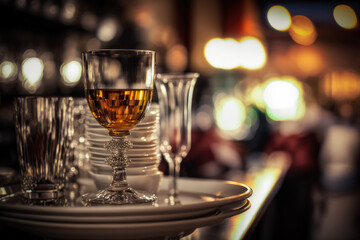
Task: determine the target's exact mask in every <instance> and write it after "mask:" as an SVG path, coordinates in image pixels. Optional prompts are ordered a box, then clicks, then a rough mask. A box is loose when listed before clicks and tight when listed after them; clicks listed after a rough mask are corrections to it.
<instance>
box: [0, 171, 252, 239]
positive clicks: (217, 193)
mask: <svg viewBox="0 0 360 240" xmlns="http://www.w3.org/2000/svg"><path fill="white" fill-rule="evenodd" d="M169 180H170V179H169V178H167V177H164V179H163V181H162V182H161V184H160V191H159V193H158V199H157V204H156V205H132V206H129V205H126V206H92V207H84V206H81V205H79V204H78V201H76V202H75V203H73V204H71V205H69V206H61V207H56V206H29V205H25V204H24V203H23V201H22V198H21V197H22V195H21V194H19V195H13V196H9V197H8V198H4V199H1V201H0V223H3V224H4V225H10V226H12V227H14V228H18V229H21V230H23V231H26V232H29V233H33V234H36V235H39V236H42V237H45V238H53V237H54V236H56V237H57V238H59V239H155V238H156V239H158V238H159V239H165V237H166V236H167V237H175V236H179V234H180V235H181V234H184V233H185V235H186V234H189V233H191V232H192V231H194V230H195V229H196V228H199V227H204V226H209V225H213V224H217V223H219V222H221V221H223V220H224V219H226V218H228V217H231V216H234V215H237V214H240V213H242V212H245V211H246V210H248V209H249V208H250V205H251V204H250V201H249V200H248V198H249V197H250V196H251V194H252V190H251V189H250V188H249V187H248V186H246V185H243V184H239V183H235V182H230V181H221V180H212V179H193V178H180V179H179V190H180V200H181V204H179V205H175V206H169V205H167V204H166V202H165V198H166V197H167V196H168V184H169ZM82 187H85V188H86V187H90V188H91V187H92V186H90V185H88V186H86V183H82ZM166 239H168V238H166ZM171 239H175V238H171Z"/></svg>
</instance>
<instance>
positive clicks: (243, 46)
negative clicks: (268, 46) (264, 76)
mask: <svg viewBox="0 0 360 240" xmlns="http://www.w3.org/2000/svg"><path fill="white" fill-rule="evenodd" d="M204 55H205V58H206V60H207V61H208V62H209V64H210V65H211V66H213V67H215V68H219V69H228V70H229V69H234V68H238V67H242V68H245V69H248V70H256V69H259V68H262V67H263V66H264V65H265V62H266V59H267V57H266V52H265V48H264V46H263V44H262V43H261V41H260V40H258V39H257V38H255V37H244V38H242V39H240V41H239V42H238V41H236V40H235V39H232V38H227V39H220V38H214V39H211V40H210V41H209V42H208V43H207V44H206V45H205V48H204Z"/></svg>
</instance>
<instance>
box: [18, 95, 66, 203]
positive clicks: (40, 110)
mask: <svg viewBox="0 0 360 240" xmlns="http://www.w3.org/2000/svg"><path fill="white" fill-rule="evenodd" d="M72 107H73V99H72V98H71V97H35V96H28V97H18V98H15V126H16V138H17V144H18V145H17V148H18V158H19V162H20V171H21V176H22V179H21V187H22V191H23V193H24V197H25V198H27V199H55V198H59V197H62V196H63V195H64V192H63V190H64V186H65V183H66V176H67V163H68V152H69V143H70V141H69V139H71V134H72V121H73V118H72Z"/></svg>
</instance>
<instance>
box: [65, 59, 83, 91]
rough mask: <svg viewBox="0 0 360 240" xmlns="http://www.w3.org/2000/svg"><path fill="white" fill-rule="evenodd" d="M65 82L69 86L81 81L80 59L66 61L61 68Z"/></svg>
mask: <svg viewBox="0 0 360 240" xmlns="http://www.w3.org/2000/svg"><path fill="white" fill-rule="evenodd" d="M60 72H61V75H62V77H63V79H64V83H65V85H67V86H73V85H75V84H77V83H78V82H79V81H80V78H81V72H82V66H81V63H80V60H70V61H68V62H66V63H64V64H63V65H62V66H61V68H60Z"/></svg>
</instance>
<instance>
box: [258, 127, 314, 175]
mask: <svg viewBox="0 0 360 240" xmlns="http://www.w3.org/2000/svg"><path fill="white" fill-rule="evenodd" d="M276 151H284V152H287V153H288V154H289V155H290V156H291V160H292V162H291V166H290V169H289V173H288V174H289V175H290V176H291V175H298V174H309V173H310V174H311V173H319V169H320V168H319V151H320V142H319V140H318V137H317V135H316V134H315V133H314V132H303V133H300V134H294V135H288V136H285V135H282V134H281V133H280V132H274V133H273V134H271V135H270V137H269V141H268V143H267V145H266V147H265V153H266V154H270V153H272V152H276Z"/></svg>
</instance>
